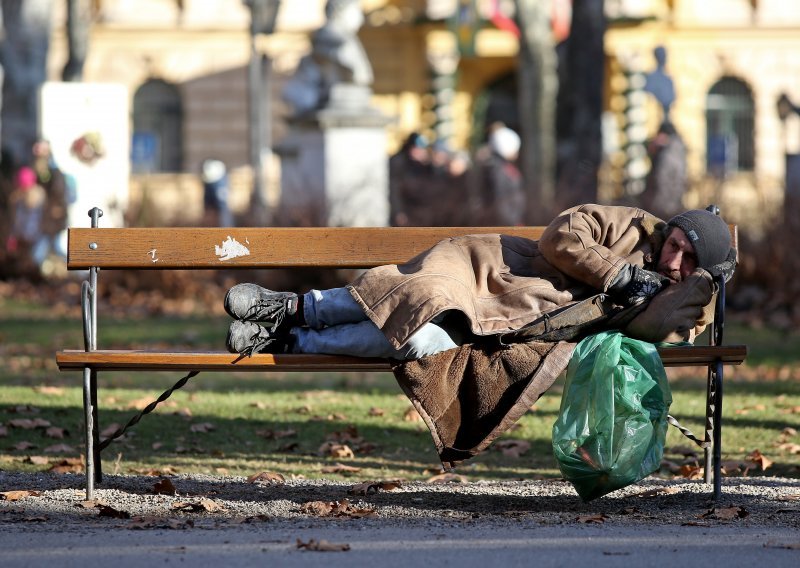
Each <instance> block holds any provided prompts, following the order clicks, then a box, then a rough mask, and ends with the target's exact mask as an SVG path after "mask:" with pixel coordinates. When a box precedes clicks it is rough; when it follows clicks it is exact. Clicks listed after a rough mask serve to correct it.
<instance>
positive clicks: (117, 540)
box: [0, 523, 800, 568]
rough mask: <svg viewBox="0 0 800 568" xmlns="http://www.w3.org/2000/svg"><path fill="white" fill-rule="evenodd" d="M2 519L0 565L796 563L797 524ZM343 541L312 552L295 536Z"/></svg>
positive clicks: (799, 550) (329, 567)
mask: <svg viewBox="0 0 800 568" xmlns="http://www.w3.org/2000/svg"><path fill="white" fill-rule="evenodd" d="M29 527H30V525H28V527H27V528H26V526H25V525H22V524H20V525H5V526H4V527H3V532H2V533H0V565H1V566H3V567H4V568H17V567H23V566H24V567H28V566H31V567H39V566H47V567H54V566H55V567H58V566H66V567H70V566H80V567H82V568H84V567H85V568H90V567H94V566H98V567H103V568H108V567H113V568H127V567H139V566H150V567H152V566H163V565H182V566H192V567H194V568H205V567H209V568H221V567H229V566H281V567H283V566H286V567H293V566H303V567H315V566H320V567H325V568H335V567H339V566H342V567H344V566H347V567H351V566H374V567H379V568H390V567H395V566H396V567H402V568H417V567H420V568H421V567H427V566H431V567H439V566H458V567H459V568H463V567H469V566H480V567H486V566H494V567H498V568H499V567H503V568H505V567H512V566H536V567H537V568H540V567H541V568H548V567H570V568H572V567H575V568H578V567H581V568H583V567H591V568H600V567H604V566H625V567H626V568H646V567H649V566H653V567H655V566H658V567H659V568H664V567H665V566H669V567H674V568H682V567H689V566H704V565H705V566H710V565H713V566H717V567H724V568H730V567H737V566H743V567H748V568H758V567H769V568H781V567H787V568H788V567H793V568H796V567H798V566H800V531H797V530H796V529H793V528H785V527H782V528H775V529H770V528H763V527H752V528H750V527H736V526H716V527H710V528H709V527H696V526H666V527H620V526H615V527H609V526H576V525H562V526H544V527H542V526H535V525H530V526H519V527H513V526H512V527H509V526H508V525H507V524H503V525H498V526H494V527H493V526H491V524H489V525H488V526H487V525H482V526H480V527H457V526H452V525H443V526H441V527H424V528H402V527H396V526H393V527H375V526H372V527H370V526H353V525H352V524H347V523H345V524H339V525H329V526H324V525H323V526H316V527H312V528H310V527H302V526H296V527H288V528H280V527H270V526H268V525H263V526H260V527H241V528H237V529H230V528H224V529H198V528H195V529H191V530H181V531H177V530H147V531H137V530H130V529H117V530H106V529H100V528H97V527H86V529H85V530H80V531H75V530H68V531H63V532H62V531H52V530H45V531H38V530H34V531H31V530H30V528H29ZM311 539H314V540H316V541H318V542H319V541H322V540H326V541H328V542H329V543H334V544H347V545H349V550H347V551H341V552H316V551H309V550H305V549H301V548H298V540H299V541H300V542H302V543H308V542H309V541H310V540H311Z"/></svg>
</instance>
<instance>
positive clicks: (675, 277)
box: [658, 266, 683, 284]
mask: <svg viewBox="0 0 800 568" xmlns="http://www.w3.org/2000/svg"><path fill="white" fill-rule="evenodd" d="M658 273H659V274H661V275H662V276H666V277H667V278H669V279H670V280H672V281H673V282H674V283H676V284H677V283H678V282H680V281H681V280H683V277H681V273H680V270H670V269H669V268H668V267H666V266H659V267H658Z"/></svg>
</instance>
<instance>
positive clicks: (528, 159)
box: [516, 0, 558, 224]
mask: <svg viewBox="0 0 800 568" xmlns="http://www.w3.org/2000/svg"><path fill="white" fill-rule="evenodd" d="M516 4H517V22H518V25H519V29H520V34H521V37H520V45H519V56H518V66H517V76H518V82H517V83H518V94H517V104H518V108H519V118H520V138H521V139H522V152H521V154H520V165H521V170H522V178H523V180H524V183H525V187H526V195H527V202H528V205H527V215H526V218H527V219H528V222H529V223H530V224H543V223H545V222H547V221H548V220H550V219H551V218H552V215H553V213H554V212H555V211H554V200H555V195H554V191H555V172H556V129H555V127H556V124H555V115H556V96H557V93H558V74H557V61H556V54H555V48H554V45H553V33H552V30H551V28H550V2H548V1H543V0H517V2H516Z"/></svg>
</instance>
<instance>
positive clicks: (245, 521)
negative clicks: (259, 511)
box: [230, 515, 272, 525]
mask: <svg viewBox="0 0 800 568" xmlns="http://www.w3.org/2000/svg"><path fill="white" fill-rule="evenodd" d="M271 520H272V517H270V516H269V515H253V516H251V517H233V518H232V519H231V520H230V522H231V523H232V524H235V525H249V524H252V523H255V522H259V523H263V522H266V521H271Z"/></svg>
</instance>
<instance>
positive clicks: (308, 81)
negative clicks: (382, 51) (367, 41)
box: [283, 0, 373, 117]
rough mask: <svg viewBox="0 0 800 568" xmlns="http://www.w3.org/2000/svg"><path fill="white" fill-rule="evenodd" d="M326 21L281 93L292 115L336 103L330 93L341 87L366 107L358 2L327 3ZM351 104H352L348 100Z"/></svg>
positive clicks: (367, 74) (368, 77)
mask: <svg viewBox="0 0 800 568" xmlns="http://www.w3.org/2000/svg"><path fill="white" fill-rule="evenodd" d="M325 17H326V22H325V25H324V26H323V27H321V28H320V29H318V30H317V31H316V32H314V34H313V35H312V37H311V53H310V54H309V55H306V56H305V57H303V58H302V59H301V60H300V64H299V65H298V67H297V71H296V73H295V75H294V76H293V77H292V78H291V79H290V80H289V82H288V83H287V85H286V88H285V89H284V91H283V98H284V100H285V101H286V102H288V103H289V104H291V105H292V108H293V111H294V116H295V117H298V116H302V115H305V114H307V113H309V112H311V111H314V110H318V109H321V108H324V107H327V106H330V105H331V104H333V105H335V104H337V103H338V102H340V101H337V100H336V99H337V97H336V95H335V94H334V93H333V91H335V90H336V87H337V86H340V85H344V86H350V87H355V88H350V89H345V91H346V92H348V93H349V98H352V97H353V96H354V95H356V93H358V95H356V98H357V99H358V101H359V102H360V103H364V104H366V100H367V99H368V97H369V94H370V91H369V86H370V85H371V84H372V79H373V76H372V66H371V65H370V63H369V59H367V55H366V53H365V52H364V47H363V46H362V45H361V42H360V41H359V39H358V36H357V33H358V30H359V29H360V28H361V26H362V25H363V24H364V14H363V13H362V12H361V7H360V5H359V1H358V0H328V2H327V4H326V5H325ZM350 102H352V101H350Z"/></svg>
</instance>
